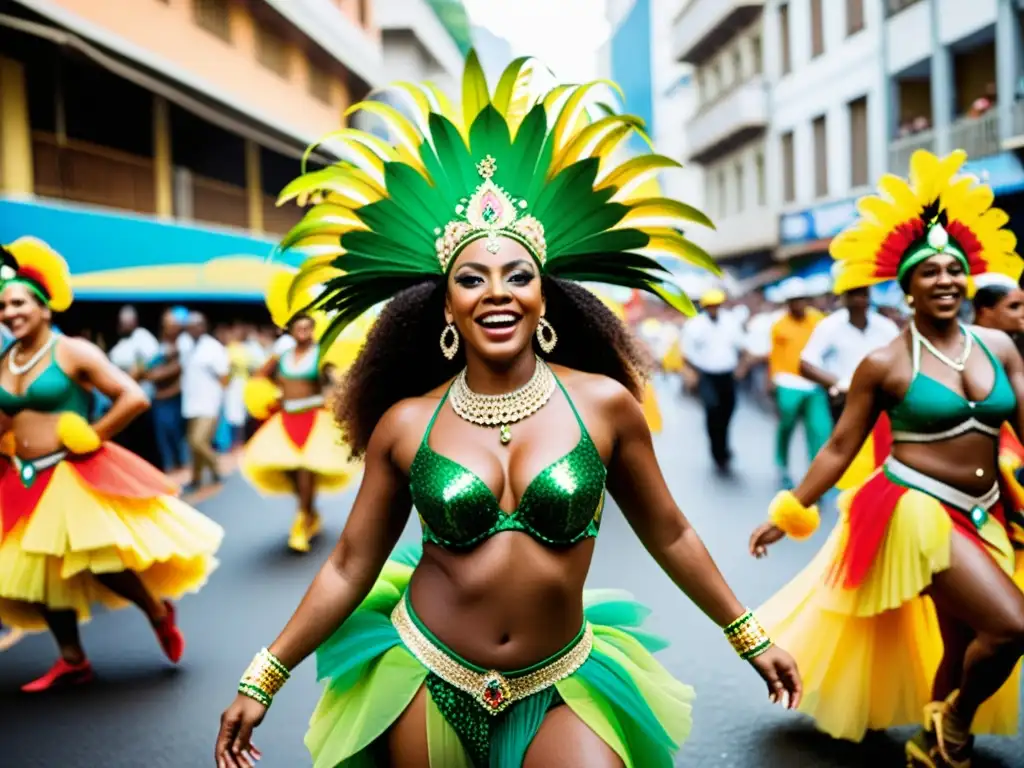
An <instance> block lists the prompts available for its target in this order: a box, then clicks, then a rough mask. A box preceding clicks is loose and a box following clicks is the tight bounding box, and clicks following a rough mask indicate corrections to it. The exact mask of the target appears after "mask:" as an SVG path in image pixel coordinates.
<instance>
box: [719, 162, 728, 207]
mask: <svg viewBox="0 0 1024 768" xmlns="http://www.w3.org/2000/svg"><path fill="white" fill-rule="evenodd" d="M726 184H727V182H726V180H725V168H719V169H718V215H719V216H725V215H726V214H727V213H728V212H729V205H728V203H729V195H728V192H729V189H728V187H727V186H726Z"/></svg>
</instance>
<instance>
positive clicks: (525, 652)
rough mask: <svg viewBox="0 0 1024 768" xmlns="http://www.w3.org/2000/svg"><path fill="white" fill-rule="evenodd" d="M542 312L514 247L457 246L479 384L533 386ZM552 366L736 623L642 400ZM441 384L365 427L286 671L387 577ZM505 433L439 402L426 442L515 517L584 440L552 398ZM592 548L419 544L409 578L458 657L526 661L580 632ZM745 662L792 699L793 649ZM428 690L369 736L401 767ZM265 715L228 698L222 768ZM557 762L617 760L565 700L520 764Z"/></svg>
mask: <svg viewBox="0 0 1024 768" xmlns="http://www.w3.org/2000/svg"><path fill="white" fill-rule="evenodd" d="M498 310H500V311H502V312H511V313H514V314H516V315H517V316H518V317H519V318H520V319H519V321H518V322H517V325H516V327H515V331H514V333H513V334H512V335H510V336H509V337H508V338H507V339H504V340H502V341H500V342H498V341H493V340H492V338H491V337H490V336H489V333H488V332H487V331H485V330H484V327H483V326H482V325H481V324H480V323H478V322H477V320H478V319H479V318H480V317H481V316H483V315H485V314H487V313H489V312H494V311H498ZM543 313H544V296H543V293H542V290H541V281H540V276H539V272H538V269H537V267H536V265H535V263H534V261H533V259H532V258H531V257H530V255H529V254H528V252H527V251H526V250H525V249H523V247H522V246H520V245H519V244H517V243H515V242H514V241H511V240H502V247H501V249H500V250H499V251H498V253H496V254H492V253H489V252H488V251H487V249H486V248H485V247H484V243H483V242H482V241H478V242H476V243H473V244H470V245H469V246H467V247H466V249H465V250H464V251H463V252H462V253H461V254H460V256H459V257H458V259H457V261H456V263H455V265H454V266H453V268H452V270H451V273H450V277H449V281H448V300H447V304H446V308H445V318H446V320H448V321H450V322H454V324H455V326H456V328H457V329H458V332H459V336H460V340H461V343H462V344H463V346H464V348H465V350H466V359H467V375H468V379H469V384H470V386H471V387H472V389H473V390H474V391H475V392H479V393H483V394H493V393H502V392H509V391H512V390H514V389H516V388H518V387H520V386H522V385H523V384H525V383H526V381H527V380H529V378H530V376H531V375H532V373H533V370H534V366H535V362H534V353H533V347H532V338H533V335H534V332H535V329H536V327H537V323H538V321H539V320H540V318H541V316H542V315H543ZM554 370H555V372H556V373H557V375H558V376H559V378H560V379H561V380H562V382H563V384H564V385H565V387H566V389H567V390H568V391H569V393H570V395H571V397H572V399H573V402H574V403H575V404H576V407H577V408H578V409H579V411H580V414H581V416H582V418H583V420H584V422H585V423H586V426H587V431H588V432H589V433H590V436H591V438H592V439H593V441H594V444H595V445H596V446H597V449H598V451H599V453H600V454H601V457H602V459H603V460H604V462H605V463H606V465H607V467H608V480H607V487H608V490H609V492H610V493H611V494H612V496H613V497H614V498H615V500H616V502H617V503H618V505H619V507H620V508H621V509H622V510H623V511H624V514H625V515H626V517H627V519H628V520H629V522H630V524H631V525H632V527H633V529H634V530H635V531H636V533H637V535H638V536H639V537H640V540H641V541H642V542H643V544H644V546H645V547H646V548H647V550H648V551H649V552H650V553H651V555H652V556H653V557H654V558H655V560H656V561H657V562H658V563H659V564H660V565H661V566H662V568H663V569H664V570H665V572H666V573H667V574H668V575H669V576H670V577H671V578H672V580H673V581H674V582H675V583H676V584H677V585H678V586H679V587H680V588H681V589H682V590H683V591H684V592H685V593H686V594H687V595H688V596H689V597H690V599H691V600H693V601H694V602H695V603H696V604H697V605H698V606H699V607H700V608H701V610H703V611H704V612H705V613H706V614H707V615H708V616H709V617H710V618H711V619H712V620H713V621H715V622H716V623H717V624H719V625H720V626H726V625H727V624H729V623H730V622H732V621H733V620H734V619H736V618H737V617H738V616H740V615H741V614H742V613H743V612H744V608H743V605H742V604H741V603H740V602H739V601H738V600H737V599H736V597H735V596H734V595H733V593H732V591H731V590H730V589H729V587H728V585H727V584H726V583H725V581H724V579H723V578H722V576H721V574H720V573H719V571H718V569H717V567H716V566H715V564H714V562H713V561H712V560H711V557H710V556H709V555H708V552H707V550H706V549H705V548H704V545H703V543H701V540H700V538H699V537H698V536H697V533H696V531H694V529H693V527H692V526H691V525H690V523H689V522H688V521H687V520H686V518H685V517H684V516H683V514H682V512H680V510H679V508H678V507H677V506H676V503H675V501H674V500H673V498H672V495H671V493H670V491H669V489H668V487H667V485H666V483H665V480H664V478H663V477H662V474H661V470H660V469H659V467H658V463H657V460H656V458H655V456H654V450H653V447H652V443H651V435H650V431H649V429H648V427H647V422H646V420H645V418H644V415H643V411H642V409H641V407H640V404H639V403H638V402H637V401H636V399H635V398H634V397H633V396H632V395H631V394H630V393H629V392H628V391H627V390H626V389H625V388H624V387H623V386H622V385H620V384H619V383H617V382H615V381H613V380H611V379H608V378H605V377H602V376H596V375H591V374H587V373H581V372H579V371H574V370H569V369H566V368H562V367H559V366H554ZM446 388H447V384H445V385H442V386H439V387H437V388H436V389H434V390H433V391H431V392H428V393H426V394H424V395H423V396H422V397H415V398H410V399H408V400H404V401H402V402H399V403H397V404H396V405H394V406H393V407H392V408H391V409H390V410H389V411H388V412H387V413H386V414H385V416H384V417H383V418H382V419H381V421H380V423H379V424H378V425H377V428H376V429H375V430H374V433H373V435H372V437H371V439H370V443H369V447H368V449H367V452H366V458H365V471H364V476H363V482H362V485H361V486H360V489H359V493H358V496H357V497H356V500H355V503H354V505H353V507H352V511H351V513H350V515H349V519H348V522H347V524H346V526H345V530H344V531H343V533H342V535H341V539H340V540H339V542H338V544H337V546H336V547H335V549H334V552H333V553H332V554H331V556H330V558H329V560H328V562H327V563H326V564H325V565H324V567H323V568H322V569H321V571H320V573H319V574H318V575H317V577H316V578H315V579H314V581H313V584H312V586H311V587H310V588H309V591H308V592H307V593H306V596H305V597H304V598H303V601H302V603H301V604H300V606H299V608H298V610H297V611H296V612H295V615H294V616H293V617H292V619H291V621H289V622H288V625H287V626H286V627H285V629H284V631H283V632H282V633H281V635H280V636H279V637H278V639H277V640H276V641H275V642H274V643H273V645H271V646H270V650H271V652H272V653H274V654H275V655H276V656H277V657H278V658H279V659H280V660H281V661H282V662H283V663H284V664H285V665H286V666H287V667H289V668H293V667H295V665H297V664H298V663H299V662H301V661H302V660H303V659H304V658H306V657H307V656H308V655H309V654H311V653H312V652H313V651H314V650H315V649H316V648H317V646H319V645H320V644H321V643H322V642H323V641H324V640H325V639H326V638H327V637H328V636H329V635H330V634H331V633H332V632H333V631H334V630H335V628H337V627H338V625H340V624H341V623H342V622H343V621H344V620H345V619H346V618H348V616H349V615H350V614H351V613H352V611H353V610H355V608H356V607H357V606H358V605H359V603H360V602H361V601H362V599H363V598H364V597H365V596H366V594H367V593H368V592H369V590H370V588H371V586H372V585H373V583H374V581H375V580H376V578H377V575H378V574H379V573H380V571H381V568H382V567H383V565H384V562H385V560H386V559H387V557H388V555H389V554H390V553H391V551H392V549H393V548H394V546H395V544H396V542H397V541H398V538H399V535H400V534H401V532H402V530H403V529H404V528H405V525H406V522H407V520H408V518H409V513H410V508H411V506H412V499H411V497H410V492H409V468H410V465H411V464H412V461H413V457H414V456H415V455H416V451H417V449H418V447H419V444H420V440H421V438H422V435H423V434H424V431H425V429H426V427H427V423H428V422H429V420H430V418H431V415H432V414H433V413H434V411H435V409H436V408H437V406H438V403H439V401H440V398H441V397H442V395H443V394H444V392H445V390H446ZM513 432H514V441H513V444H512V445H511V447H509V448H506V447H502V446H501V444H500V443H499V441H498V439H497V435H496V433H495V430H493V429H486V428H483V427H479V426H476V425H474V424H471V423H468V422H466V421H463V420H462V419H460V418H459V417H458V416H456V415H455V413H454V412H453V411H452V410H451V407H450V406H449V405H446V406H445V407H444V408H443V409H442V411H441V413H440V415H439V417H438V419H437V421H436V423H435V425H434V428H433V430H432V432H431V434H430V444H431V447H432V448H433V449H434V450H435V451H437V452H439V453H441V454H443V455H445V456H448V457H449V458H451V459H453V460H454V461H456V462H458V463H460V464H462V465H463V466H465V467H466V468H467V469H469V470H471V471H473V472H476V473H477V474H478V475H479V477H480V478H481V479H482V480H483V481H484V483H486V484H487V486H488V487H489V488H490V489H491V490H492V492H493V493H494V494H495V497H496V498H497V499H498V500H499V503H500V505H501V507H502V508H503V509H506V510H512V509H514V508H515V507H516V505H517V503H518V500H519V499H520V498H521V496H522V493H523V491H524V490H525V489H526V488H527V486H528V485H529V483H530V481H531V480H532V479H533V478H534V477H536V475H537V474H538V473H539V472H541V470H543V469H544V468H545V467H546V466H548V465H549V464H551V463H552V462H554V461H555V460H557V459H559V458H561V457H562V456H564V455H565V454H566V453H568V452H569V451H570V450H571V449H572V448H573V447H574V446H575V445H576V443H577V441H578V440H579V438H580V431H579V427H578V425H577V423H576V420H575V417H574V416H573V413H572V409H571V407H570V405H569V403H568V401H567V400H566V399H565V397H564V395H562V393H561V392H556V394H555V395H554V396H552V398H551V400H550V401H549V402H548V404H547V405H545V406H544V408H542V409H541V411H540V412H538V413H537V414H535V415H534V416H531V417H529V418H527V419H525V420H523V421H521V422H518V423H517V424H516V425H515V427H514V429H513ZM555 436H557V437H555ZM593 552H594V542H593V540H592V539H590V540H585V541H583V542H580V543H578V544H576V545H574V546H572V547H568V548H565V549H557V550H556V549H553V548H549V547H546V546H544V545H543V544H541V543H540V542H538V541H535V540H534V539H532V538H530V537H529V536H528V535H526V534H524V533H520V532H512V531H508V532H503V533H499V534H498V535H496V536H493V537H491V538H490V539H488V540H487V541H485V542H484V543H483V544H481V545H480V546H478V547H476V548H475V549H473V550H472V551H470V552H468V553H454V552H448V551H446V550H444V549H442V548H440V547H438V546H435V545H433V544H429V543H428V544H425V546H424V553H423V559H422V560H421V562H420V564H419V566H418V567H417V568H416V571H415V573H414V574H413V577H412V582H411V584H410V590H411V599H412V603H413V605H414V608H415V610H416V613H417V614H419V616H420V617H421V619H422V620H423V622H424V623H425V624H426V625H427V626H428V627H429V628H430V629H431V631H433V632H434V633H435V634H437V636H438V637H439V639H440V640H441V641H442V642H443V643H445V644H446V645H448V646H449V647H450V648H451V649H452V650H453V651H455V652H456V653H458V654H459V655H460V656H463V657H464V658H467V659H469V660H471V661H473V662H474V663H476V664H479V665H481V666H484V667H486V668H488V669H516V668H522V667H525V666H529V665H531V664H534V663H536V662H537V661H538V660H539V659H543V658H546V657H548V656H550V655H552V654H554V653H556V652H558V651H559V650H561V649H562V648H564V647H565V646H566V645H567V644H568V643H569V642H571V641H572V640H573V638H574V637H575V636H576V634H577V632H578V631H579V628H580V625H581V624H582V622H583V604H582V594H583V583H584V580H585V579H586V576H587V572H588V571H589V569H590V563H591V559H592V557H593ZM753 666H754V667H755V668H756V670H757V671H758V672H759V673H760V674H761V675H762V677H763V678H764V679H765V680H766V682H767V683H768V688H769V694H770V697H771V699H772V700H773V701H780V702H781V701H783V700H784V699H785V700H786V701H787V702H788V704H789V706H790V707H794V706H796V705H797V703H799V700H800V690H801V687H800V686H801V684H800V678H799V673H798V672H797V670H796V667H795V665H794V664H793V661H792V659H791V658H790V657H789V655H788V654H786V653H785V652H784V651H782V650H781V649H779V648H772V649H771V650H769V651H768V652H767V653H765V654H764V655H763V656H761V657H759V658H758V659H756V660H755V661H754V662H753ZM424 696H425V694H424V693H423V692H422V691H421V692H420V694H419V695H418V696H417V698H416V699H415V700H414V701H413V703H412V704H411V705H410V707H409V709H408V710H407V711H406V712H405V714H404V715H403V716H402V717H401V718H400V719H399V720H398V722H397V723H396V724H395V725H394V726H393V727H392V728H391V730H390V732H389V733H388V734H387V735H386V736H385V737H384V738H383V739H382V742H383V743H382V744H379V745H377V746H378V747H379V748H380V749H382V750H383V751H386V752H387V753H388V755H389V760H390V764H391V765H392V766H395V767H396V768H420V767H421V766H422V767H423V768H426V766H427V751H426V742H425V739H426V735H425V729H424V725H423V723H424V715H423V707H424V701H425V700H424ZM264 714H265V709H264V707H263V706H262V705H260V704H259V703H257V702H255V701H253V700H252V699H249V698H247V697H244V696H238V697H237V698H236V699H235V701H234V703H232V704H231V706H230V707H228V709H227V710H226V711H225V713H224V715H223V717H222V718H221V730H220V734H219V736H218V738H217V746H216V760H217V765H218V767H219V768H241V767H242V766H245V765H247V759H246V758H247V757H248V756H249V755H253V748H252V745H251V742H250V738H251V735H252V729H253V728H254V727H255V726H257V725H258V724H259V723H260V721H261V720H262V719H263V716H264ZM570 753H571V754H570ZM256 754H258V753H256ZM253 756H255V755H253ZM555 764H557V765H560V766H569V767H570V768H571V767H572V766H587V767H588V768H590V767H592V766H593V767H597V768H600V767H601V766H621V765H622V762H621V760H620V759H619V758H618V756H617V755H616V754H615V753H614V752H613V751H612V750H611V749H610V748H609V747H608V746H607V745H606V744H605V743H604V742H603V741H601V740H600V739H599V738H598V737H597V735H596V734H594V733H593V732H591V731H590V729H589V728H587V727H586V726H585V725H584V724H583V722H582V721H580V720H579V719H578V718H577V717H576V716H575V715H574V714H573V713H572V712H571V711H569V710H568V708H566V707H564V706H563V707H557V708H555V709H554V710H552V711H551V712H550V713H549V714H548V716H547V717H546V718H545V721H544V724H543V725H542V726H541V729H540V732H539V733H538V735H537V737H536V739H535V740H534V742H533V743H532V745H531V746H530V748H529V750H528V751H527V754H526V760H525V763H524V765H525V766H526V768H538V767H539V766H550V765H555Z"/></svg>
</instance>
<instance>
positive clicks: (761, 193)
mask: <svg viewBox="0 0 1024 768" xmlns="http://www.w3.org/2000/svg"><path fill="white" fill-rule="evenodd" d="M754 175H755V176H756V177H757V178H756V182H757V204H758V205H759V206H761V205H766V204H767V200H766V199H765V198H766V195H765V184H764V152H758V153H757V155H756V156H755V157H754Z"/></svg>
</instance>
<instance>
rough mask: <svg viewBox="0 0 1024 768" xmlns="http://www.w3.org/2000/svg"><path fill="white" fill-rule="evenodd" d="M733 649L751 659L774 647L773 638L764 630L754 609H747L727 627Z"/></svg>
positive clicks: (741, 655) (743, 656) (726, 633)
mask: <svg viewBox="0 0 1024 768" xmlns="http://www.w3.org/2000/svg"><path fill="white" fill-rule="evenodd" d="M725 636H726V637H727V638H729V642H730V643H731V644H732V647H733V649H734V650H735V651H736V653H738V654H739V655H740V658H742V659H745V660H746V661H750V660H751V659H754V658H757V657H758V656H760V655H761V654H762V653H764V652H765V651H767V650H768V649H769V648H771V647H772V641H771V638H770V637H768V633H767V632H765V631H764V627H762V626H761V622H759V621H758V620H757V617H756V616H754V613H753V611H747V612H746V613H744V614H743V615H742V616H740V617H739V618H738V619H736V621H734V622H733V623H732V624H730V625H729V626H727V627H726V628H725Z"/></svg>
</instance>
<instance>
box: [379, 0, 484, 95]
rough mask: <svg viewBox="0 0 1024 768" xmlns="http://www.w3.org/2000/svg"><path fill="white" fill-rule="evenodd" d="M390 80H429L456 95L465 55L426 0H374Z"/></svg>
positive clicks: (386, 69) (385, 70)
mask: <svg viewBox="0 0 1024 768" xmlns="http://www.w3.org/2000/svg"><path fill="white" fill-rule="evenodd" d="M374 12H375V18H376V21H377V26H378V27H379V28H380V32H381V45H382V46H383V62H384V72H385V75H386V76H387V82H397V81H405V82H412V83H415V82H420V81H423V80H429V81H432V82H433V83H435V84H436V85H437V86H438V87H439V88H441V89H442V90H443V91H445V92H446V93H448V94H449V95H455V91H457V90H458V85H459V83H460V82H461V78H462V67H463V61H464V59H463V56H462V53H461V52H460V51H459V49H458V46H456V44H455V40H453V39H452V36H451V35H450V34H449V33H448V30H447V29H445V28H444V25H443V24H442V23H441V20H440V19H439V18H438V17H437V14H436V13H435V12H434V9H433V8H431V6H430V4H429V3H428V2H427V0H375V2H374Z"/></svg>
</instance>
